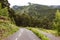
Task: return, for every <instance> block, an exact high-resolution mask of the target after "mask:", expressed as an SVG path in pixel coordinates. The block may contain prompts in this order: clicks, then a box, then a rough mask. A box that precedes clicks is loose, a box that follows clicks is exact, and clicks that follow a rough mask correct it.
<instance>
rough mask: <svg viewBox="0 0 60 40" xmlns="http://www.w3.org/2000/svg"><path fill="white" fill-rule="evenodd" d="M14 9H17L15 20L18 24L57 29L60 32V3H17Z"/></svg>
mask: <svg viewBox="0 0 60 40" xmlns="http://www.w3.org/2000/svg"><path fill="white" fill-rule="evenodd" d="M12 9H13V10H14V11H15V14H14V15H15V17H14V20H15V23H16V25H17V26H24V27H26V26H28V27H39V28H45V29H56V30H57V31H58V33H59V30H60V28H59V27H58V26H59V24H60V23H58V20H59V18H58V16H59V14H60V12H59V11H57V10H60V7H59V5H58V6H55V5H52V6H47V5H40V4H32V3H29V5H28V6H17V5H15V6H13V7H12ZM58 13H59V14H58ZM59 21H60V20H59ZM56 22H57V23H56ZM56 27H57V28H56ZM58 28H59V29H58ZM59 34H60V33H59Z"/></svg>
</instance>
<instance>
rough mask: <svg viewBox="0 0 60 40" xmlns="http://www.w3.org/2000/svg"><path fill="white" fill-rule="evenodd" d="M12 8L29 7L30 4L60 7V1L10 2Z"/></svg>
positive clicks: (17, 0)
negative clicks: (15, 6)
mask: <svg viewBox="0 0 60 40" xmlns="http://www.w3.org/2000/svg"><path fill="white" fill-rule="evenodd" d="M8 1H9V3H10V6H11V7H12V6H14V5H19V6H24V5H28V2H31V3H35V4H42V5H48V6H50V5H60V0H8Z"/></svg>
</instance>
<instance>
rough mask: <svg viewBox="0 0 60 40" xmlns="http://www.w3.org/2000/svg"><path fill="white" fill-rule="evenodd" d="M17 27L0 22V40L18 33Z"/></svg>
mask: <svg viewBox="0 0 60 40" xmlns="http://www.w3.org/2000/svg"><path fill="white" fill-rule="evenodd" d="M18 29H19V28H18V27H17V26H15V25H14V24H11V23H9V22H5V21H0V40H2V39H4V38H6V37H8V36H9V35H11V34H13V33H15V32H16V31H18Z"/></svg>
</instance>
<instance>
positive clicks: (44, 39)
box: [27, 27, 49, 40]
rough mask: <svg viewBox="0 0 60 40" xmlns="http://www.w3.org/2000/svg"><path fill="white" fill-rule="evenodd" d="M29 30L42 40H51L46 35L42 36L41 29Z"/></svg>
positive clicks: (30, 28)
mask: <svg viewBox="0 0 60 40" xmlns="http://www.w3.org/2000/svg"><path fill="white" fill-rule="evenodd" d="M27 29H29V30H31V31H32V32H33V33H35V34H36V35H37V36H38V37H39V38H40V39H41V40H49V38H48V37H46V36H45V35H44V34H42V33H41V32H40V31H39V29H37V28H32V27H27Z"/></svg>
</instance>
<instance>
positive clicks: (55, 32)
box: [38, 28, 58, 36]
mask: <svg viewBox="0 0 60 40" xmlns="http://www.w3.org/2000/svg"><path fill="white" fill-rule="evenodd" d="M38 29H39V30H42V31H44V32H47V33H50V34H53V35H55V36H58V33H57V31H56V30H47V29H43V28H38Z"/></svg>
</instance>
